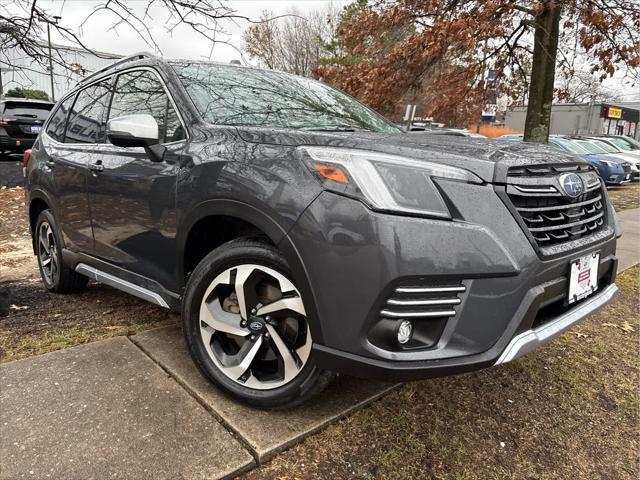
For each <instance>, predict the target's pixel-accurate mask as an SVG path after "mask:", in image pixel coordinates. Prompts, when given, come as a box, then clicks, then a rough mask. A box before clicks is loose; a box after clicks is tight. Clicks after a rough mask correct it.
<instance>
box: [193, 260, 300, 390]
mask: <svg viewBox="0 0 640 480" xmlns="http://www.w3.org/2000/svg"><path fill="white" fill-rule="evenodd" d="M199 318H200V334H201V337H202V341H203V343H204V346H205V348H206V350H207V353H208V354H209V356H210V358H211V360H212V361H213V362H214V364H215V365H216V367H218V369H219V370H220V371H221V372H222V373H224V374H225V375H226V376H227V377H228V378H230V379H231V380H233V381H234V382H236V383H238V384H240V385H242V386H244V387H247V388H252V389H258V390H266V389H273V388H278V387H280V386H283V385H286V384H287V383H289V382H290V381H291V380H293V379H294V378H295V377H296V376H297V375H298V374H299V373H300V372H301V371H302V369H303V368H304V366H305V364H306V363H307V360H308V358H309V354H310V353H311V345H312V340H311V332H310V330H309V325H308V322H307V318H306V312H305V309H304V304H303V302H302V297H301V296H300V292H299V291H298V289H297V288H296V287H295V286H294V285H293V283H292V282H291V281H290V280H289V279H287V278H286V277H285V276H284V275H283V274H281V273H280V272H278V271H276V270H273V269H271V268H268V267H265V266H262V265H254V264H244V265H239V266H235V267H232V268H229V269H227V270H225V271H224V272H222V273H221V274H219V275H218V276H216V278H215V279H214V280H213V281H212V282H211V284H210V285H209V287H208V288H207V290H206V291H205V294H204V296H203V299H202V303H201V305H200V317H199Z"/></svg>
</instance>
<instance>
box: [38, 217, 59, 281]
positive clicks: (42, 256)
mask: <svg viewBox="0 0 640 480" xmlns="http://www.w3.org/2000/svg"><path fill="white" fill-rule="evenodd" d="M38 261H39V262H40V268H41V269H42V274H43V275H44V277H45V280H46V281H47V283H48V284H49V285H53V284H55V282H56V279H57V277H58V275H59V272H60V265H58V247H57V246H56V238H55V236H54V234H53V230H52V229H51V225H49V222H46V221H45V222H42V223H41V224H40V230H39V232H38Z"/></svg>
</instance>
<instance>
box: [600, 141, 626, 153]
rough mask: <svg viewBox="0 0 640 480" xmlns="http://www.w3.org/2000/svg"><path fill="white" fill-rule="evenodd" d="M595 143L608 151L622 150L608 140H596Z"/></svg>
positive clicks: (616, 151)
mask: <svg viewBox="0 0 640 480" xmlns="http://www.w3.org/2000/svg"><path fill="white" fill-rule="evenodd" d="M593 143H595V144H596V145H598V146H599V147H600V148H602V149H603V150H604V151H605V152H607V153H620V150H619V149H618V148H616V147H614V146H613V145H611V144H610V143H608V142H603V141H601V140H594V141H593Z"/></svg>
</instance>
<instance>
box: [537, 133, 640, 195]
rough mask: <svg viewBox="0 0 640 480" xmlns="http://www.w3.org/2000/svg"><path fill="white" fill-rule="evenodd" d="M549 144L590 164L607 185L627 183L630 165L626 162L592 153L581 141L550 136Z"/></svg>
mask: <svg viewBox="0 0 640 480" xmlns="http://www.w3.org/2000/svg"><path fill="white" fill-rule="evenodd" d="M549 144H550V145H554V146H556V147H558V148H560V149H562V150H564V151H566V152H570V153H573V154H574V155H578V156H579V157H580V158H582V159H583V160H586V161H587V162H589V163H591V164H592V165H593V166H594V167H596V169H597V170H598V174H599V175H600V177H602V179H603V180H604V182H605V184H607V185H620V184H622V183H624V182H627V181H629V176H630V171H631V170H630V169H631V165H630V164H628V162H625V161H624V160H621V159H619V158H616V157H613V156H610V155H606V154H598V153H593V152H592V151H591V150H589V149H588V148H587V146H585V145H584V143H583V141H582V140H574V139H570V138H566V137H561V136H551V137H549ZM625 165H626V167H625Z"/></svg>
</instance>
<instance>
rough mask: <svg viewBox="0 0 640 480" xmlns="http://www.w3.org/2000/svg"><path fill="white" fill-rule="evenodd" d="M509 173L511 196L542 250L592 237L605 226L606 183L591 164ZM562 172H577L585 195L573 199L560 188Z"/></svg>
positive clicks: (539, 168)
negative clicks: (604, 186) (604, 189)
mask: <svg viewBox="0 0 640 480" xmlns="http://www.w3.org/2000/svg"><path fill="white" fill-rule="evenodd" d="M513 170H514V171H511V170H510V171H509V175H508V179H507V194H508V195H509V199H510V200H511V202H512V203H513V205H514V207H515V209H516V210H517V212H518V214H519V215H520V217H521V218H522V220H523V222H524V224H525V225H526V227H527V229H528V230H529V233H531V236H532V237H533V238H534V239H535V241H536V243H537V244H538V245H539V246H540V247H550V246H555V245H558V244H562V243H565V242H570V241H572V240H577V239H580V238H583V237H587V236H589V235H592V234H594V233H596V232H598V231H599V230H601V229H602V228H603V226H604V225H605V220H606V218H605V213H606V208H605V200H604V194H603V191H602V183H601V181H600V178H599V177H598V175H597V174H596V173H595V172H594V171H593V169H592V167H590V166H588V165H569V166H567V165H560V166H553V165H544V166H536V167H519V168H517V169H513ZM562 173H576V174H577V175H578V176H579V177H580V178H581V179H582V183H583V186H584V192H583V193H582V194H581V195H579V196H577V197H575V198H570V197H569V196H567V195H566V194H565V193H563V190H562V188H561V186H560V180H559V178H560V175H562Z"/></svg>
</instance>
